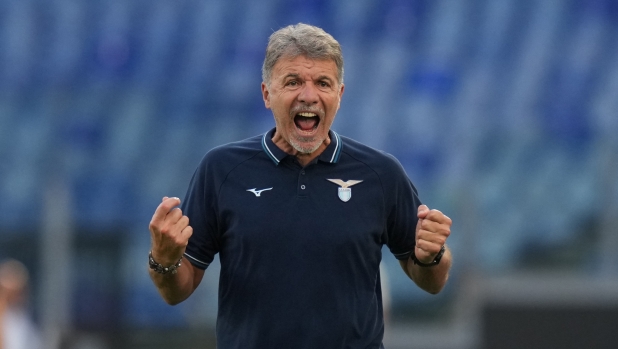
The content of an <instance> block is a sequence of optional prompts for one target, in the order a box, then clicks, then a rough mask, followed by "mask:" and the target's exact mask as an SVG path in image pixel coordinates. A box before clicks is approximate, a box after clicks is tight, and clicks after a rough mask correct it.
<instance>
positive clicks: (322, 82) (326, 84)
mask: <svg viewBox="0 0 618 349" xmlns="http://www.w3.org/2000/svg"><path fill="white" fill-rule="evenodd" d="M318 86H320V87H323V88H328V87H330V84H329V83H328V82H326V81H320V82H318Z"/></svg>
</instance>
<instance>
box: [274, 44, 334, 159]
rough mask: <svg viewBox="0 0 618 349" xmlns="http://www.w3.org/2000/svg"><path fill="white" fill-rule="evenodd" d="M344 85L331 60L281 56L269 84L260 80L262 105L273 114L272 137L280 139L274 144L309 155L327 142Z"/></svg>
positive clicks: (289, 150) (294, 152)
mask: <svg viewBox="0 0 618 349" xmlns="http://www.w3.org/2000/svg"><path fill="white" fill-rule="evenodd" d="M343 88H344V86H343V84H340V83H339V82H338V80H337V66H336V64H335V62H334V61H332V60H314V59H310V58H307V57H305V56H296V57H282V58H280V59H279V60H278V61H277V63H275V66H274V67H273V70H272V75H271V78H270V87H268V86H266V84H265V83H262V95H263V97H264V104H265V105H266V108H268V109H271V110H272V112H273V115H274V116H275V124H276V127H277V131H276V134H275V137H273V139H275V138H279V137H281V138H282V141H281V142H275V144H277V145H278V146H279V147H282V149H283V150H284V151H286V152H288V153H293V154H297V153H302V154H312V153H314V152H315V151H316V150H318V149H319V148H320V146H321V145H322V144H324V143H325V144H328V142H325V140H326V139H327V138H328V130H329V129H330V126H331V125H332V124H333V120H334V119H335V115H336V114H337V110H339V103H340V101H341V96H342V95H343ZM292 148H293V149H292ZM324 148H325V147H323V148H320V149H321V150H324Z"/></svg>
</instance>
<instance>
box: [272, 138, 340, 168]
mask: <svg viewBox="0 0 618 349" xmlns="http://www.w3.org/2000/svg"><path fill="white" fill-rule="evenodd" d="M272 140H273V143H275V145H276V146H277V147H279V149H281V150H283V151H284V152H286V153H287V154H290V155H293V156H295V157H296V159H297V160H298V162H299V163H300V164H301V165H302V166H303V167H305V166H307V165H308V164H309V163H310V162H311V161H313V160H314V159H316V158H317V157H318V156H320V154H322V152H323V151H324V150H325V149H326V147H328V145H329V144H330V137H326V139H325V140H324V142H322V144H320V146H319V147H318V149H316V150H314V151H313V152H311V153H303V152H300V151H298V150H297V149H296V148H294V147H293V146H292V145H291V144H290V143H288V141H287V140H285V139H284V138H283V137H282V136H281V134H279V133H278V132H277V131H275V134H274V135H273V138H272Z"/></svg>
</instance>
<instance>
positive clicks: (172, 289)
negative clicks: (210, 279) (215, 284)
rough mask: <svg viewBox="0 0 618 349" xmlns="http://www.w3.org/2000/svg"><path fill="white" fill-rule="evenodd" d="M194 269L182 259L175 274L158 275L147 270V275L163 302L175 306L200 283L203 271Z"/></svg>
mask: <svg viewBox="0 0 618 349" xmlns="http://www.w3.org/2000/svg"><path fill="white" fill-rule="evenodd" d="M196 269H197V268H195V267H193V265H191V263H190V262H189V261H188V260H187V259H186V258H184V257H183V259H182V264H181V266H180V267H179V268H178V269H177V272H176V274H159V273H157V272H155V271H154V270H152V269H149V273H150V278H151V279H152V281H153V283H154V284H155V286H156V287H157V290H158V291H159V294H161V297H163V299H164V300H165V302H166V303H168V304H170V305H176V304H178V303H180V302H182V301H184V300H185V299H187V298H188V297H189V296H190V295H191V294H192V293H193V291H194V290H195V288H196V287H197V285H198V284H199V282H200V281H201V276H202V275H203V273H204V271H203V270H199V269H198V270H196Z"/></svg>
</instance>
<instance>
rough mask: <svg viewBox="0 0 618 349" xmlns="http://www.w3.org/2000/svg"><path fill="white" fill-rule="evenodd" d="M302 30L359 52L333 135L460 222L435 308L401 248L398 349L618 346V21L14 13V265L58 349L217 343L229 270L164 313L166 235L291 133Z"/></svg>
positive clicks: (198, 8) (286, 13)
mask: <svg viewBox="0 0 618 349" xmlns="http://www.w3.org/2000/svg"><path fill="white" fill-rule="evenodd" d="M301 21H302V22H306V23H310V24H314V25H318V26H321V27H323V28H324V29H325V30H326V31H328V32H330V33H332V34H333V35H334V37H335V38H336V39H338V40H339V42H340V43H341V45H342V47H343V52H344V60H345V83H346V90H345V95H344V98H343V101H342V108H341V110H340V112H339V116H338V118H337V119H336V121H335V124H334V126H333V127H334V129H336V130H337V131H338V132H339V133H341V134H344V135H347V136H350V137H352V138H355V139H357V140H360V141H362V142H365V143H367V144H369V145H372V146H374V147H376V148H379V149H383V150H385V151H387V152H390V153H392V154H394V155H395V156H397V157H398V158H399V159H400V161H401V162H402V164H403V165H404V167H405V168H406V171H407V172H408V174H409V176H410V177H411V178H412V180H413V181H414V182H415V184H416V186H417V188H418V189H419V192H420V195H421V198H422V199H423V201H424V202H425V203H427V204H428V205H429V206H430V207H436V208H440V209H441V210H443V211H444V212H446V213H447V214H448V215H449V216H450V217H452V218H453V220H454V222H455V225H454V227H453V234H452V237H451V238H450V240H449V241H450V246H451V248H452V250H453V254H454V256H455V257H454V258H455V264H454V267H453V271H452V278H451V281H450V283H449V285H448V286H447V288H446V289H445V290H444V292H443V293H442V294H440V295H438V296H429V295H425V294H423V293H422V292H421V291H418V290H417V289H416V288H415V287H414V286H413V284H412V283H411V282H410V281H409V280H407V279H406V277H405V275H404V274H403V273H402V272H401V271H400V270H399V267H398V265H397V262H396V260H395V259H394V258H393V257H392V255H390V254H389V253H388V252H387V251H386V250H385V253H384V266H385V269H386V270H387V271H388V279H389V288H390V291H391V297H392V310H391V319H390V322H389V329H388V332H387V339H386V343H387V344H389V346H388V348H392V349H396V348H409V347H418V348H479V347H486V348H490V347H500V348H508V347H509V346H508V345H506V344H504V343H510V345H512V346H511V347H513V348H517V347H527V348H533V347H535V346H534V345H539V347H541V345H545V347H548V346H547V345H549V347H561V348H569V347H571V346H569V345H572V346H573V347H576V346H575V345H583V346H578V347H587V344H590V343H591V342H590V340H592V339H591V338H593V337H594V338H596V339H597V342H595V345H596V347H597V348H599V347H616V346H617V345H618V344H616V343H618V339H617V335H616V334H615V333H612V332H613V330H611V328H616V326H617V325H618V315H617V314H618V310H617V309H618V292H616V290H618V286H617V285H618V277H617V276H616V275H617V271H618V252H617V251H618V234H617V231H616V230H617V227H618V180H617V178H618V136H617V135H618V115H617V110H618V2H616V1H612V0H571V1H569V0H538V1H536V0H470V1H449V0H441V1H430V0H416V1H404V0H389V1H378V0H343V1H335V0H332V1H329V0H316V1H300V0H291V1H284V0H263V1H250V0H236V1H224V0H209V1H190V0H178V1H144V0H134V1H126V0H92V1H79V0H48V1H42V0H41V1H38V0H0V198H1V200H0V259H4V258H8V257H13V258H17V259H19V260H21V261H23V262H24V263H25V264H26V265H27V266H28V268H29V269H30V271H31V273H32V292H31V294H32V301H31V310H32V316H33V318H34V319H35V320H36V322H37V324H38V325H39V326H40V328H41V331H42V334H43V336H44V338H46V341H47V343H48V344H49V347H50V348H58V347H63V348H70V349H82V348H94V349H99V348H101V349H103V348H142V347H144V348H146V347H149V348H156V347H157V345H158V346H159V347H161V348H175V347H184V348H203V347H204V346H200V344H199V342H200V341H204V342H205V343H210V344H208V345H211V343H212V332H213V330H212V327H213V326H214V318H215V312H216V283H217V266H216V265H213V267H211V269H209V270H208V271H207V273H206V277H205V280H204V281H203V282H202V285H201V286H200V288H199V289H198V292H197V294H196V295H195V296H194V297H192V298H191V299H189V300H188V301H187V302H185V303H183V304H181V305H179V306H176V307H169V306H167V305H165V304H164V303H163V302H162V301H161V300H160V297H159V296H158V294H157V293H156V290H155V288H154V287H153V286H152V285H151V283H150V281H149V279H148V276H147V273H146V256H147V253H148V249H149V234H148V230H147V226H148V222H149V220H150V217H151V215H152V212H153V211H154V209H155V207H156V206H157V204H158V202H159V201H160V199H161V197H162V196H164V195H167V196H178V197H181V198H182V197H183V196H184V193H185V190H186V187H187V185H188V181H189V179H190V176H191V174H192V172H193V170H194V168H195V166H196V165H197V163H198V161H199V160H200V158H201V157H202V155H203V154H204V153H205V152H206V151H207V150H208V149H210V148H211V147H213V146H216V145H219V144H222V143H225V142H229V141H233V140H238V139H242V138H245V137H249V136H252V135H255V134H258V133H262V132H265V131H266V130H267V129H269V128H270V127H272V125H273V124H274V123H273V120H272V115H271V114H270V112H269V111H268V110H266V109H264V106H263V102H262V100H261V95H260V88H259V85H260V82H261V76H260V68H261V63H262V60H263V55H264V49H265V45H266V42H267V38H268V36H269V35H270V34H271V33H272V32H273V30H276V29H278V28H280V27H283V26H285V25H288V24H294V23H297V22H301ZM350 219H353V217H351V218H350ZM561 321H562V322H561ZM607 326H609V328H610V329H608V328H606V327H607ZM575 329H580V331H584V329H585V331H587V332H586V333H587V334H581V335H580V334H574V333H575V332H574V330H575ZM578 333H579V332H578ZM174 341H176V342H174ZM526 341H529V342H526ZM560 341H562V342H560ZM172 343H173V344H172ZM531 343H536V344H531ZM524 345H525V346H524ZM206 347H208V346H206Z"/></svg>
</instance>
